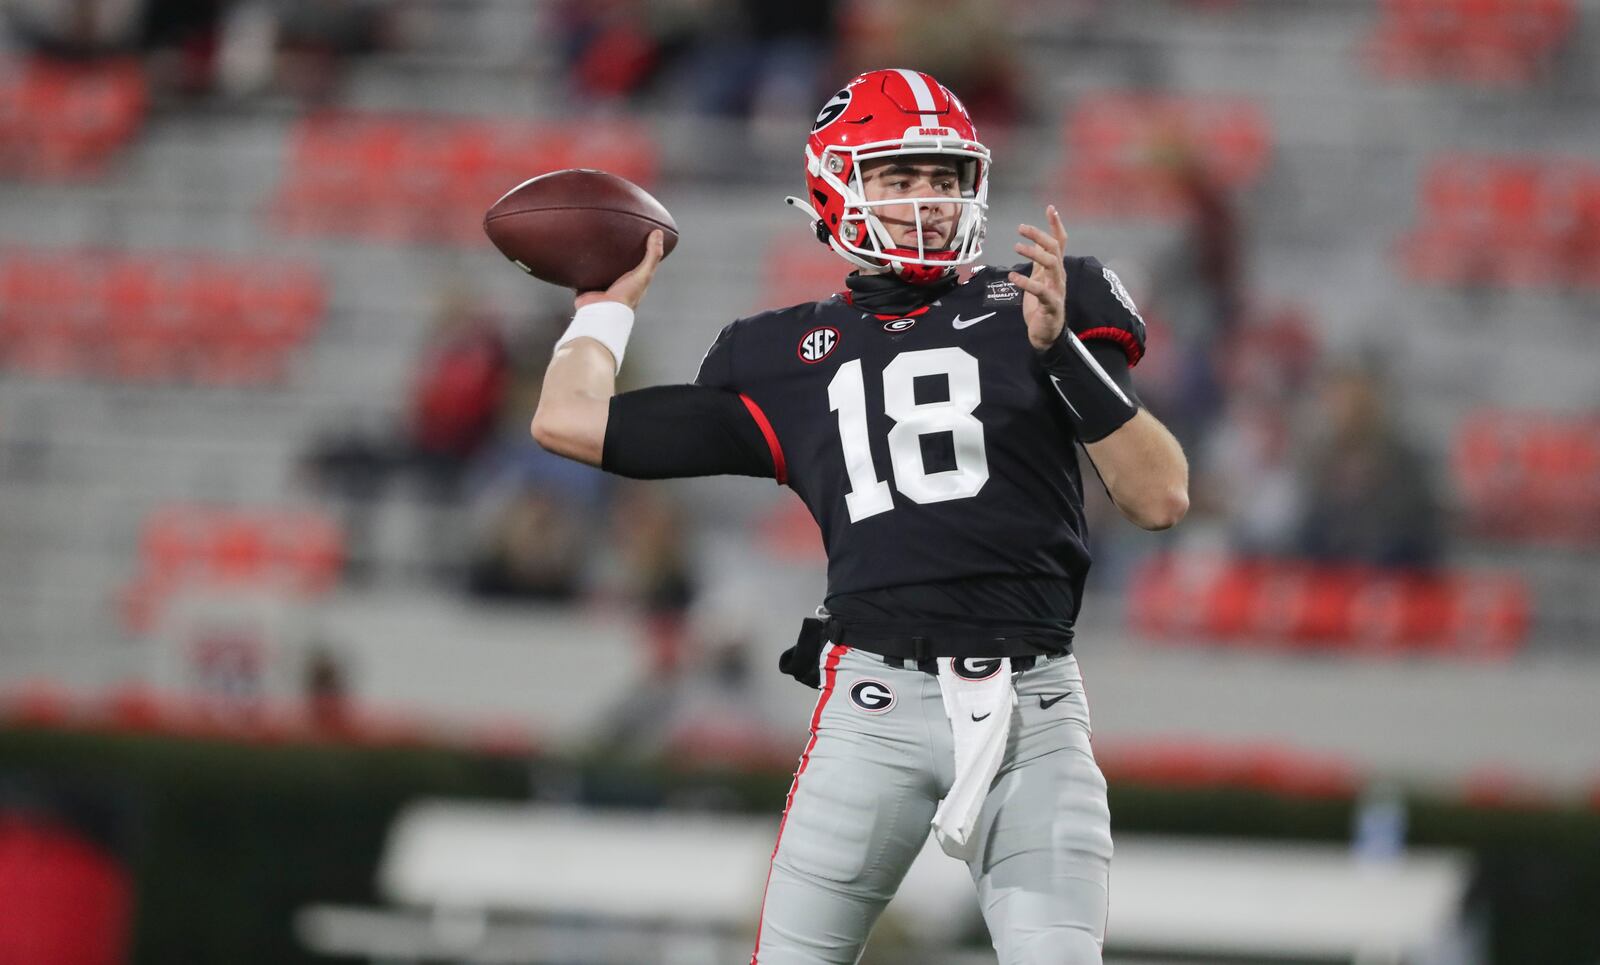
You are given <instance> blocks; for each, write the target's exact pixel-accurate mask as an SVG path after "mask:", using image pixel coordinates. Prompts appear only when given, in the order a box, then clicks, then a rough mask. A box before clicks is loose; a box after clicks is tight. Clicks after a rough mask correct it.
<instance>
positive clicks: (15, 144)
mask: <svg viewBox="0 0 1600 965" xmlns="http://www.w3.org/2000/svg"><path fill="white" fill-rule="evenodd" d="M147 101H148V94H147V91H146V87H145V81H144V73H143V69H142V67H141V66H140V65H139V64H138V62H136V61H123V60H111V61H104V62H99V63H84V64H77V63H71V64H69V63H63V62H58V61H49V60H43V59H38V60H28V61H22V62H12V63H8V64H0V175H5V176H10V177H21V178H28V179H36V180H58V179H77V178H86V177H93V176H95V175H98V174H100V173H101V172H102V171H103V170H104V169H105V166H106V165H107V163H109V161H110V160H111V158H112V157H113V156H114V155H115V154H116V152H117V151H118V150H120V149H121V148H122V147H123V146H124V145H126V144H127V143H128V142H130V141H131V140H133V138H134V137H135V136H136V135H137V134H138V131H139V128H140V125H141V124H142V123H143V121H144V115H145V110H146V107H147Z"/></svg>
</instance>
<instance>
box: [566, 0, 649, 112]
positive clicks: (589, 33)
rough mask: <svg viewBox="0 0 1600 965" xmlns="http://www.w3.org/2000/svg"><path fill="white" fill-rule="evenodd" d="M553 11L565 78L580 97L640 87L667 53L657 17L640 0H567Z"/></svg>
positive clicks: (609, 94) (610, 94) (602, 97)
mask: <svg viewBox="0 0 1600 965" xmlns="http://www.w3.org/2000/svg"><path fill="white" fill-rule="evenodd" d="M554 17H555V22H556V32H557V33H558V34H559V35H560V36H561V48H562V53H563V55H564V58H565V61H566V66H567V74H568V78H569V80H570V82H571V84H572V87H573V89H574V90H575V91H576V92H577V93H578V94H579V95H580V96H582V97H585V98H590V99H596V100H609V99H612V98H622V97H628V96H630V95H633V94H636V93H638V92H640V91H641V90H643V89H644V87H645V86H646V85H647V84H648V83H649V82H650V81H651V80H652V79H653V78H654V77H655V74H656V71H657V69H658V68H659V67H660V66H661V64H662V61H663V60H664V59H665V57H666V56H667V53H668V51H667V48H668V46H669V44H668V42H667V41H666V40H665V38H664V37H663V36H662V30H661V24H660V21H659V20H658V19H657V18H656V17H654V16H653V15H652V13H651V11H650V10H649V7H648V5H647V4H645V3H643V2H641V0H598V2H596V0H566V2H563V3H561V4H559V5H558V6H557V7H556V8H555V10H554Z"/></svg>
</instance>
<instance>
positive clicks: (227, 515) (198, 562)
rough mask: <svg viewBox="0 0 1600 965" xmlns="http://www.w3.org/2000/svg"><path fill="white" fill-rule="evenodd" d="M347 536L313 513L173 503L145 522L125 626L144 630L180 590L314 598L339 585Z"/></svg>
mask: <svg viewBox="0 0 1600 965" xmlns="http://www.w3.org/2000/svg"><path fill="white" fill-rule="evenodd" d="M343 565H344V534H343V530H342V529H341V528H340V527H339V525H338V524H337V523H336V522H334V521H333V520H332V519H329V518H328V517H326V516H324V515H322V514H320V513H316V512H310V511H301V510H281V509H270V508H269V509H229V508H218V507H208V506H190V505H177V506H168V507H166V508H164V509H160V510H158V511H156V512H155V513H153V514H151V516H150V517H149V518H147V519H146V520H145V524H144V530H143V533H142V535H141V537H140V542H139V564H138V570H137V572H136V573H135V575H134V578H133V579H132V580H131V581H130V582H129V584H128V585H127V586H126V587H125V589H124V592H123V599H122V604H123V616H124V624H125V626H126V627H127V628H128V629H129V630H130V631H131V632H135V633H138V632H144V631H147V630H149V629H151V628H152V627H154V626H155V624H156V623H157V621H158V620H159V619H160V614H161V607H162V604H163V601H164V600H165V599H166V598H167V597H168V596H170V595H171V594H172V593H174V592H175V591H177V590H179V589H182V588H186V587H187V588H194V587H202V588H204V587H214V588H238V587H251V588H259V589H263V590H268V591H273V592H280V593H283V594H286V595H288V596H290V597H315V596H320V595H322V594H324V593H327V592H328V591H330V590H331V589H333V587H334V586H335V585H336V584H337V583H338V579H339V575H340V572H341V570H342V568H343Z"/></svg>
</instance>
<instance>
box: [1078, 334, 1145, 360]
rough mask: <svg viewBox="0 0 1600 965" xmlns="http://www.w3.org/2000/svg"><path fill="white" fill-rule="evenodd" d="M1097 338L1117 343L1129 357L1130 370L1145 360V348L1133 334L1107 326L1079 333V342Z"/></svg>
mask: <svg viewBox="0 0 1600 965" xmlns="http://www.w3.org/2000/svg"><path fill="white" fill-rule="evenodd" d="M1095 338H1103V339H1105V340H1106V341H1108V342H1116V343H1117V344H1118V345H1120V346H1121V347H1122V351H1123V352H1124V353H1126V354H1127V356H1128V368H1130V369H1131V368H1133V367H1134V366H1135V365H1138V364H1139V360H1140V359H1142V358H1144V347H1143V346H1141V345H1140V344H1139V340H1138V339H1136V338H1134V337H1133V333H1132V332H1126V331H1123V330H1122V329H1120V328H1113V327H1111V326H1110V325H1105V326H1102V327H1100V328H1091V329H1089V330H1088V331H1087V332H1079V333H1078V341H1080V342H1087V341H1089V340H1090V339H1095Z"/></svg>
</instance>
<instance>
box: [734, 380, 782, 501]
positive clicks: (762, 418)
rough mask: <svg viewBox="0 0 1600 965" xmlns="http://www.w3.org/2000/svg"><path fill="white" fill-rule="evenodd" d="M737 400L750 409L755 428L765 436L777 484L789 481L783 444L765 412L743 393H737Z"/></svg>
mask: <svg viewBox="0 0 1600 965" xmlns="http://www.w3.org/2000/svg"><path fill="white" fill-rule="evenodd" d="M739 401H740V402H743V403H744V407H745V408H746V409H749V410H750V418H752V419H754V420H756V428H758V429H760V430H761V434H762V435H763V436H765V437H766V440H767V448H768V449H769V450H771V452H772V475H773V476H774V477H776V478H777V480H778V485H780V486H782V485H785V484H787V483H788V482H789V464H788V463H787V462H785V461H784V459H783V446H781V445H779V443H778V434H777V433H776V432H774V431H772V423H771V422H769V421H768V420H767V414H766V413H765V412H762V411H761V407H760V406H759V405H756V402H755V400H754V399H752V398H750V397H749V396H748V395H745V394H744V393H742V392H741V393H739Z"/></svg>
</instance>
